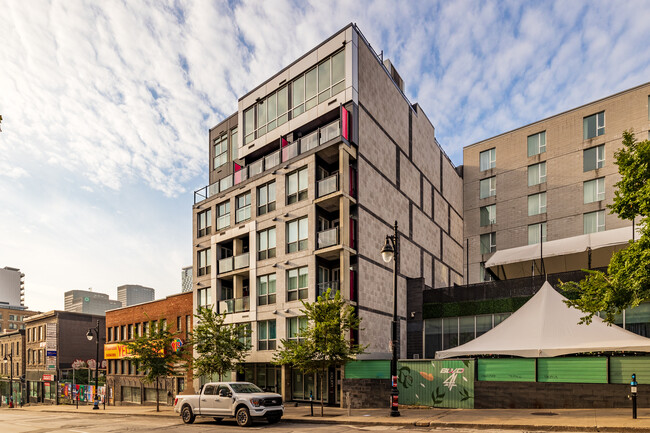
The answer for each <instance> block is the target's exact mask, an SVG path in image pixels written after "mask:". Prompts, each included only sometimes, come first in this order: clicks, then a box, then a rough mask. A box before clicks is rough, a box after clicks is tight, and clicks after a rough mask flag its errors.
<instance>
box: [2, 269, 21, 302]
mask: <svg viewBox="0 0 650 433" xmlns="http://www.w3.org/2000/svg"><path fill="white" fill-rule="evenodd" d="M24 277H25V274H23V273H22V272H20V269H17V268H10V267H8V266H5V267H4V268H3V269H0V304H6V305H10V306H13V307H23V306H25V282H24V281H23V278H24Z"/></svg>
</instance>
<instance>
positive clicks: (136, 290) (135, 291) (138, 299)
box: [117, 284, 156, 307]
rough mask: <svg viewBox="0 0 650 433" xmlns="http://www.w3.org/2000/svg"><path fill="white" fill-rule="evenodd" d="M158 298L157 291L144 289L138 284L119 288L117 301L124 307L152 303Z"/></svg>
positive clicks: (149, 288)
mask: <svg viewBox="0 0 650 433" xmlns="http://www.w3.org/2000/svg"><path fill="white" fill-rule="evenodd" d="M155 297H156V291H155V290H154V289H152V288H151V287H144V286H140V285H138V284H125V285H123V286H119V287H118V288H117V300H118V301H120V302H121V303H122V307H130V306H131V305H136V304H142V303H143V302H151V301H153V300H154V299H155Z"/></svg>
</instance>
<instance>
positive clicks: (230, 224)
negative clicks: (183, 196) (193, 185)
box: [193, 25, 462, 404]
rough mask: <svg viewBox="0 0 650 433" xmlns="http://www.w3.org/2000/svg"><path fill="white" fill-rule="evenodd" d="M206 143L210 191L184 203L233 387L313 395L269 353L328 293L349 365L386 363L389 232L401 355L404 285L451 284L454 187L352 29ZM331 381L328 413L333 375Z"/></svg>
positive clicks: (199, 281) (392, 76) (395, 84)
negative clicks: (352, 358)
mask: <svg viewBox="0 0 650 433" xmlns="http://www.w3.org/2000/svg"><path fill="white" fill-rule="evenodd" d="M209 137H210V143H209V152H210V153H209V158H210V177H209V180H210V183H209V185H208V186H206V187H203V188H201V189H200V190H197V191H196V192H195V205H194V223H193V224H194V230H193V233H194V235H193V236H194V239H193V250H194V287H193V291H194V293H195V296H194V303H195V309H196V308H197V307H199V306H202V305H211V306H213V308H214V309H216V310H217V311H218V312H220V313H226V314H227V320H228V321H229V322H236V323H247V324H249V326H250V329H251V344H252V350H251V353H250V355H249V356H248V359H247V363H246V365H245V372H244V373H243V374H242V375H241V377H239V378H241V379H246V380H250V381H253V382H255V383H256V384H257V385H259V386H261V387H263V388H267V389H270V390H275V391H278V392H281V393H282V394H283V395H284V396H285V399H296V400H301V399H306V398H308V397H309V393H310V392H312V393H313V394H314V395H319V394H318V393H319V391H320V390H319V389H317V384H315V380H314V377H311V376H308V375H303V374H302V373H301V372H299V371H295V370H293V369H291V368H289V367H285V368H279V367H274V366H272V365H271V364H270V362H271V360H272V357H273V353H274V351H275V350H276V349H277V348H278V347H279V345H280V340H281V339H299V338H300V329H301V328H302V327H304V326H305V320H304V317H302V314H301V312H300V310H301V308H302V304H301V302H300V301H301V300H305V301H309V302H313V301H315V300H316V299H317V297H318V296H319V295H320V294H322V293H324V292H325V291H327V289H332V291H336V290H340V292H341V294H342V296H343V297H344V298H345V299H347V300H348V301H349V302H350V303H352V305H354V306H355V308H356V309H357V311H358V314H359V316H360V317H361V318H362V321H363V326H362V328H363V329H362V330H360V331H359V333H358V335H354V336H353V338H357V339H358V341H359V342H360V343H362V344H367V345H368V349H367V353H366V354H365V355H363V356H362V357H361V358H364V357H365V358H371V359H389V358H390V352H389V350H388V343H389V341H388V339H389V338H390V337H389V335H390V332H389V329H390V322H391V318H392V295H391V293H392V277H391V269H392V268H391V266H390V265H385V264H384V263H383V262H382V261H381V260H380V250H381V247H382V245H383V241H384V236H385V234H388V233H390V231H391V226H392V224H393V222H394V221H395V220H398V221H399V224H400V233H401V236H402V241H401V247H402V248H403V251H404V256H405V257H409V260H404V261H402V262H401V264H400V270H399V286H400V290H401V295H402V300H404V305H401V306H400V307H399V314H400V320H401V322H402V323H401V327H400V329H401V332H402V334H403V337H402V344H403V345H404V347H405V343H406V342H405V337H406V326H405V315H406V308H405V298H404V296H405V288H406V282H407V280H408V279H411V278H423V279H424V280H425V282H426V285H428V286H429V287H433V286H434V284H436V283H434V281H436V282H437V284H438V285H439V286H442V285H446V284H448V282H449V281H457V280H460V278H461V272H462V246H461V241H462V208H461V206H460V203H462V199H461V198H460V194H461V190H462V182H461V180H460V176H458V174H457V173H456V171H455V169H454V167H453V165H452V164H451V162H450V161H449V159H448V158H447V157H446V156H445V155H444V152H442V151H441V149H440V147H439V146H438V144H437V142H436V141H435V137H434V131H433V127H432V126H431V124H430V123H429V121H428V119H427V118H426V116H425V115H424V113H422V112H421V109H420V108H419V106H417V105H412V104H411V103H410V102H409V101H408V99H407V98H406V96H404V93H403V84H402V82H401V78H399V75H398V74H397V72H396V71H395V69H394V68H393V67H392V65H391V64H390V63H389V62H387V61H386V63H384V62H383V61H382V59H380V58H379V56H377V54H376V52H375V51H374V50H373V49H372V48H371V47H370V45H369V44H368V42H367V41H366V40H365V38H364V37H363V35H362V34H361V33H360V31H359V29H358V28H357V27H356V26H354V25H349V26H347V27H346V28H344V29H343V30H341V31H340V32H338V33H337V34H335V35H334V36H332V37H331V38H329V39H327V40H326V41H324V42H323V43H321V44H320V45H319V46H317V47H316V48H314V49H312V50H311V51H309V52H308V53H307V54H305V55H304V56H302V57H301V58H300V59H298V60H297V61H295V62H294V63H292V64H291V65H289V66H288V67H286V68H285V69H283V70H282V71H280V72H279V73H277V74H275V75H274V76H273V77H272V78H270V79H269V80H268V81H266V82H265V83H263V84H262V85H260V86H258V87H257V88H255V89H253V90H252V91H251V92H249V93H248V94H246V95H245V96H243V97H242V98H241V99H240V100H239V109H238V112H237V113H235V114H233V115H232V116H230V117H229V118H228V119H225V120H224V121H222V122H221V123H220V124H218V125H217V126H215V127H214V128H213V129H211V130H210V134H209ZM224 161H225V162H224ZM416 161H418V162H416ZM443 178H444V182H443ZM446 196H451V197H454V198H452V199H448V198H446ZM434 215H435V216H434ZM360 249H363V253H361V250H360ZM411 258H416V259H413V260H411ZM403 353H405V350H404V352H403ZM330 379H331V380H329V381H328V383H329V387H328V390H327V392H326V393H325V396H326V397H325V398H326V400H327V401H328V402H329V403H331V404H334V403H338V402H340V400H341V399H340V396H341V392H342V391H341V389H342V388H341V387H342V383H343V372H342V371H341V370H340V369H339V370H332V371H331V372H330Z"/></svg>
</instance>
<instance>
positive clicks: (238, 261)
mask: <svg viewBox="0 0 650 433" xmlns="http://www.w3.org/2000/svg"><path fill="white" fill-rule="evenodd" d="M249 260H250V255H249V253H244V254H240V255H238V256H235V269H243V268H247V267H248V264H249Z"/></svg>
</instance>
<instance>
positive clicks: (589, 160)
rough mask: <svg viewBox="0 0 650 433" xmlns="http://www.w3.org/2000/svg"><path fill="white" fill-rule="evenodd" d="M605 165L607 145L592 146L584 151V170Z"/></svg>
mask: <svg viewBox="0 0 650 433" xmlns="http://www.w3.org/2000/svg"><path fill="white" fill-rule="evenodd" d="M604 165H605V145H604V144H601V145H600V146H595V147H591V148H589V149H585V150H584V151H583V152H582V171H583V172H585V171H591V170H596V169H597V168H602V167H603V166H604Z"/></svg>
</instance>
